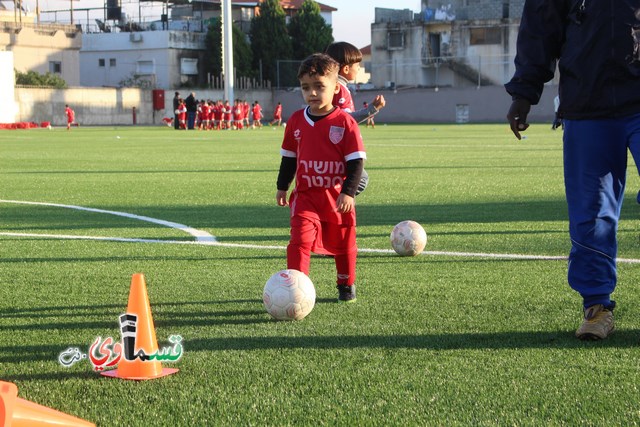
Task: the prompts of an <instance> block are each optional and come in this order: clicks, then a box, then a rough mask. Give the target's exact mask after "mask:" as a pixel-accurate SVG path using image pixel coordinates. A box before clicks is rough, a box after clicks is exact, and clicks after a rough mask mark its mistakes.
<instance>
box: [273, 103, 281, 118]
mask: <svg viewBox="0 0 640 427" xmlns="http://www.w3.org/2000/svg"><path fill="white" fill-rule="evenodd" d="M273 118H274V119H276V120H280V119H281V118H282V105H277V106H276V110H275V111H274V112H273Z"/></svg>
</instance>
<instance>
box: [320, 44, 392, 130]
mask: <svg viewBox="0 0 640 427" xmlns="http://www.w3.org/2000/svg"><path fill="white" fill-rule="evenodd" d="M325 53H326V54H327V55H329V56H330V57H332V58H333V59H335V60H336V61H338V63H339V64H340V71H339V72H338V82H339V83H340V92H338V93H337V94H336V95H335V96H334V97H333V105H335V106H337V107H340V108H342V109H343V110H347V112H348V113H349V114H351V116H352V117H353V118H354V119H356V121H357V122H358V123H361V122H363V121H364V120H366V119H367V117H371V116H374V115H376V114H378V112H379V111H380V109H382V108H384V106H385V104H386V101H385V99H384V96H382V95H376V97H375V98H374V99H373V102H371V104H370V105H367V108H361V109H360V110H357V111H356V108H355V104H354V103H353V98H352V97H351V92H350V91H349V87H348V84H349V82H352V81H354V80H355V79H356V76H357V75H358V72H359V71H360V63H361V62H362V52H360V49H358V48H357V47H355V46H354V45H352V44H351V43H347V42H335V43H331V44H330V45H329V46H328V47H327V49H326V50H325Z"/></svg>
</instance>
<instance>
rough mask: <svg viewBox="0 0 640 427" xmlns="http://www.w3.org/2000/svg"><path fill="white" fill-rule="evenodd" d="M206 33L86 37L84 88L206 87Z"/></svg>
mask: <svg viewBox="0 0 640 427" xmlns="http://www.w3.org/2000/svg"><path fill="white" fill-rule="evenodd" d="M205 36H206V34H205V33H200V32H190V31H142V32H131V33H125V32H120V33H95V34H85V35H84V37H83V44H82V50H81V51H80V75H81V78H80V84H81V85H82V86H93V87H100V86H109V87H121V86H127V84H125V82H127V80H128V81H129V82H132V81H133V80H136V81H137V82H138V84H137V85H136V86H138V87H148V88H154V87H159V88H173V87H181V86H183V85H189V86H204V85H205V83H206V82H207V76H206V73H205V70H204V55H205Z"/></svg>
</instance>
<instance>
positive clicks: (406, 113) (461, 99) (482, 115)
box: [265, 85, 558, 124]
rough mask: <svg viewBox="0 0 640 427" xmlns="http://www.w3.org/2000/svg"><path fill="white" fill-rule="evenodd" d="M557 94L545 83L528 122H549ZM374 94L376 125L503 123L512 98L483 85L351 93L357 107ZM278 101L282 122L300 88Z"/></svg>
mask: <svg viewBox="0 0 640 427" xmlns="http://www.w3.org/2000/svg"><path fill="white" fill-rule="evenodd" d="M557 93H558V88H557V86H554V85H547V86H545V89H544V92H543V94H542V98H541V99H540V103H539V104H538V105H536V106H533V107H532V108H531V113H530V115H529V121H530V122H532V123H545V122H548V123H549V124H550V123H551V122H552V121H553V118H554V116H555V112H554V106H553V98H554V97H555V96H556V94H557ZM377 94H382V95H383V96H384V98H385V100H386V102H387V104H386V107H385V108H384V109H383V110H381V111H380V113H378V115H377V116H376V118H375V120H376V123H378V124H384V123H467V122H468V123H506V116H507V110H508V109H509V106H510V105H511V97H510V96H509V94H507V92H506V91H505V89H504V87H502V86H483V87H480V88H478V89H476V88H475V87H473V88H440V89H439V90H438V91H435V90H434V89H426V88H411V89H398V90H397V91H393V90H386V89H385V90H370V91H369V90H367V91H359V92H358V91H356V92H355V93H353V99H354V103H355V107H356V109H360V108H362V107H363V105H362V103H363V102H364V101H366V102H369V103H370V102H371V101H372V100H373V98H374V97H375V96H376V95H377ZM277 102H282V106H283V111H284V113H283V118H284V120H285V121H286V120H287V118H288V117H289V115H291V113H292V112H293V111H295V110H297V109H300V108H301V107H302V106H303V103H302V95H301V94H300V91H299V90H294V91H276V92H275V93H274V103H277ZM265 110H266V109H265ZM465 111H466V114H465ZM266 117H267V118H270V117H271V116H269V115H267V116H266Z"/></svg>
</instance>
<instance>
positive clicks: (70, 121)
mask: <svg viewBox="0 0 640 427" xmlns="http://www.w3.org/2000/svg"><path fill="white" fill-rule="evenodd" d="M64 114H66V116H67V130H71V125H75V126H78V124H77V123H76V113H75V112H74V111H73V110H72V109H71V107H69V104H66V105H65V106H64Z"/></svg>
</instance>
